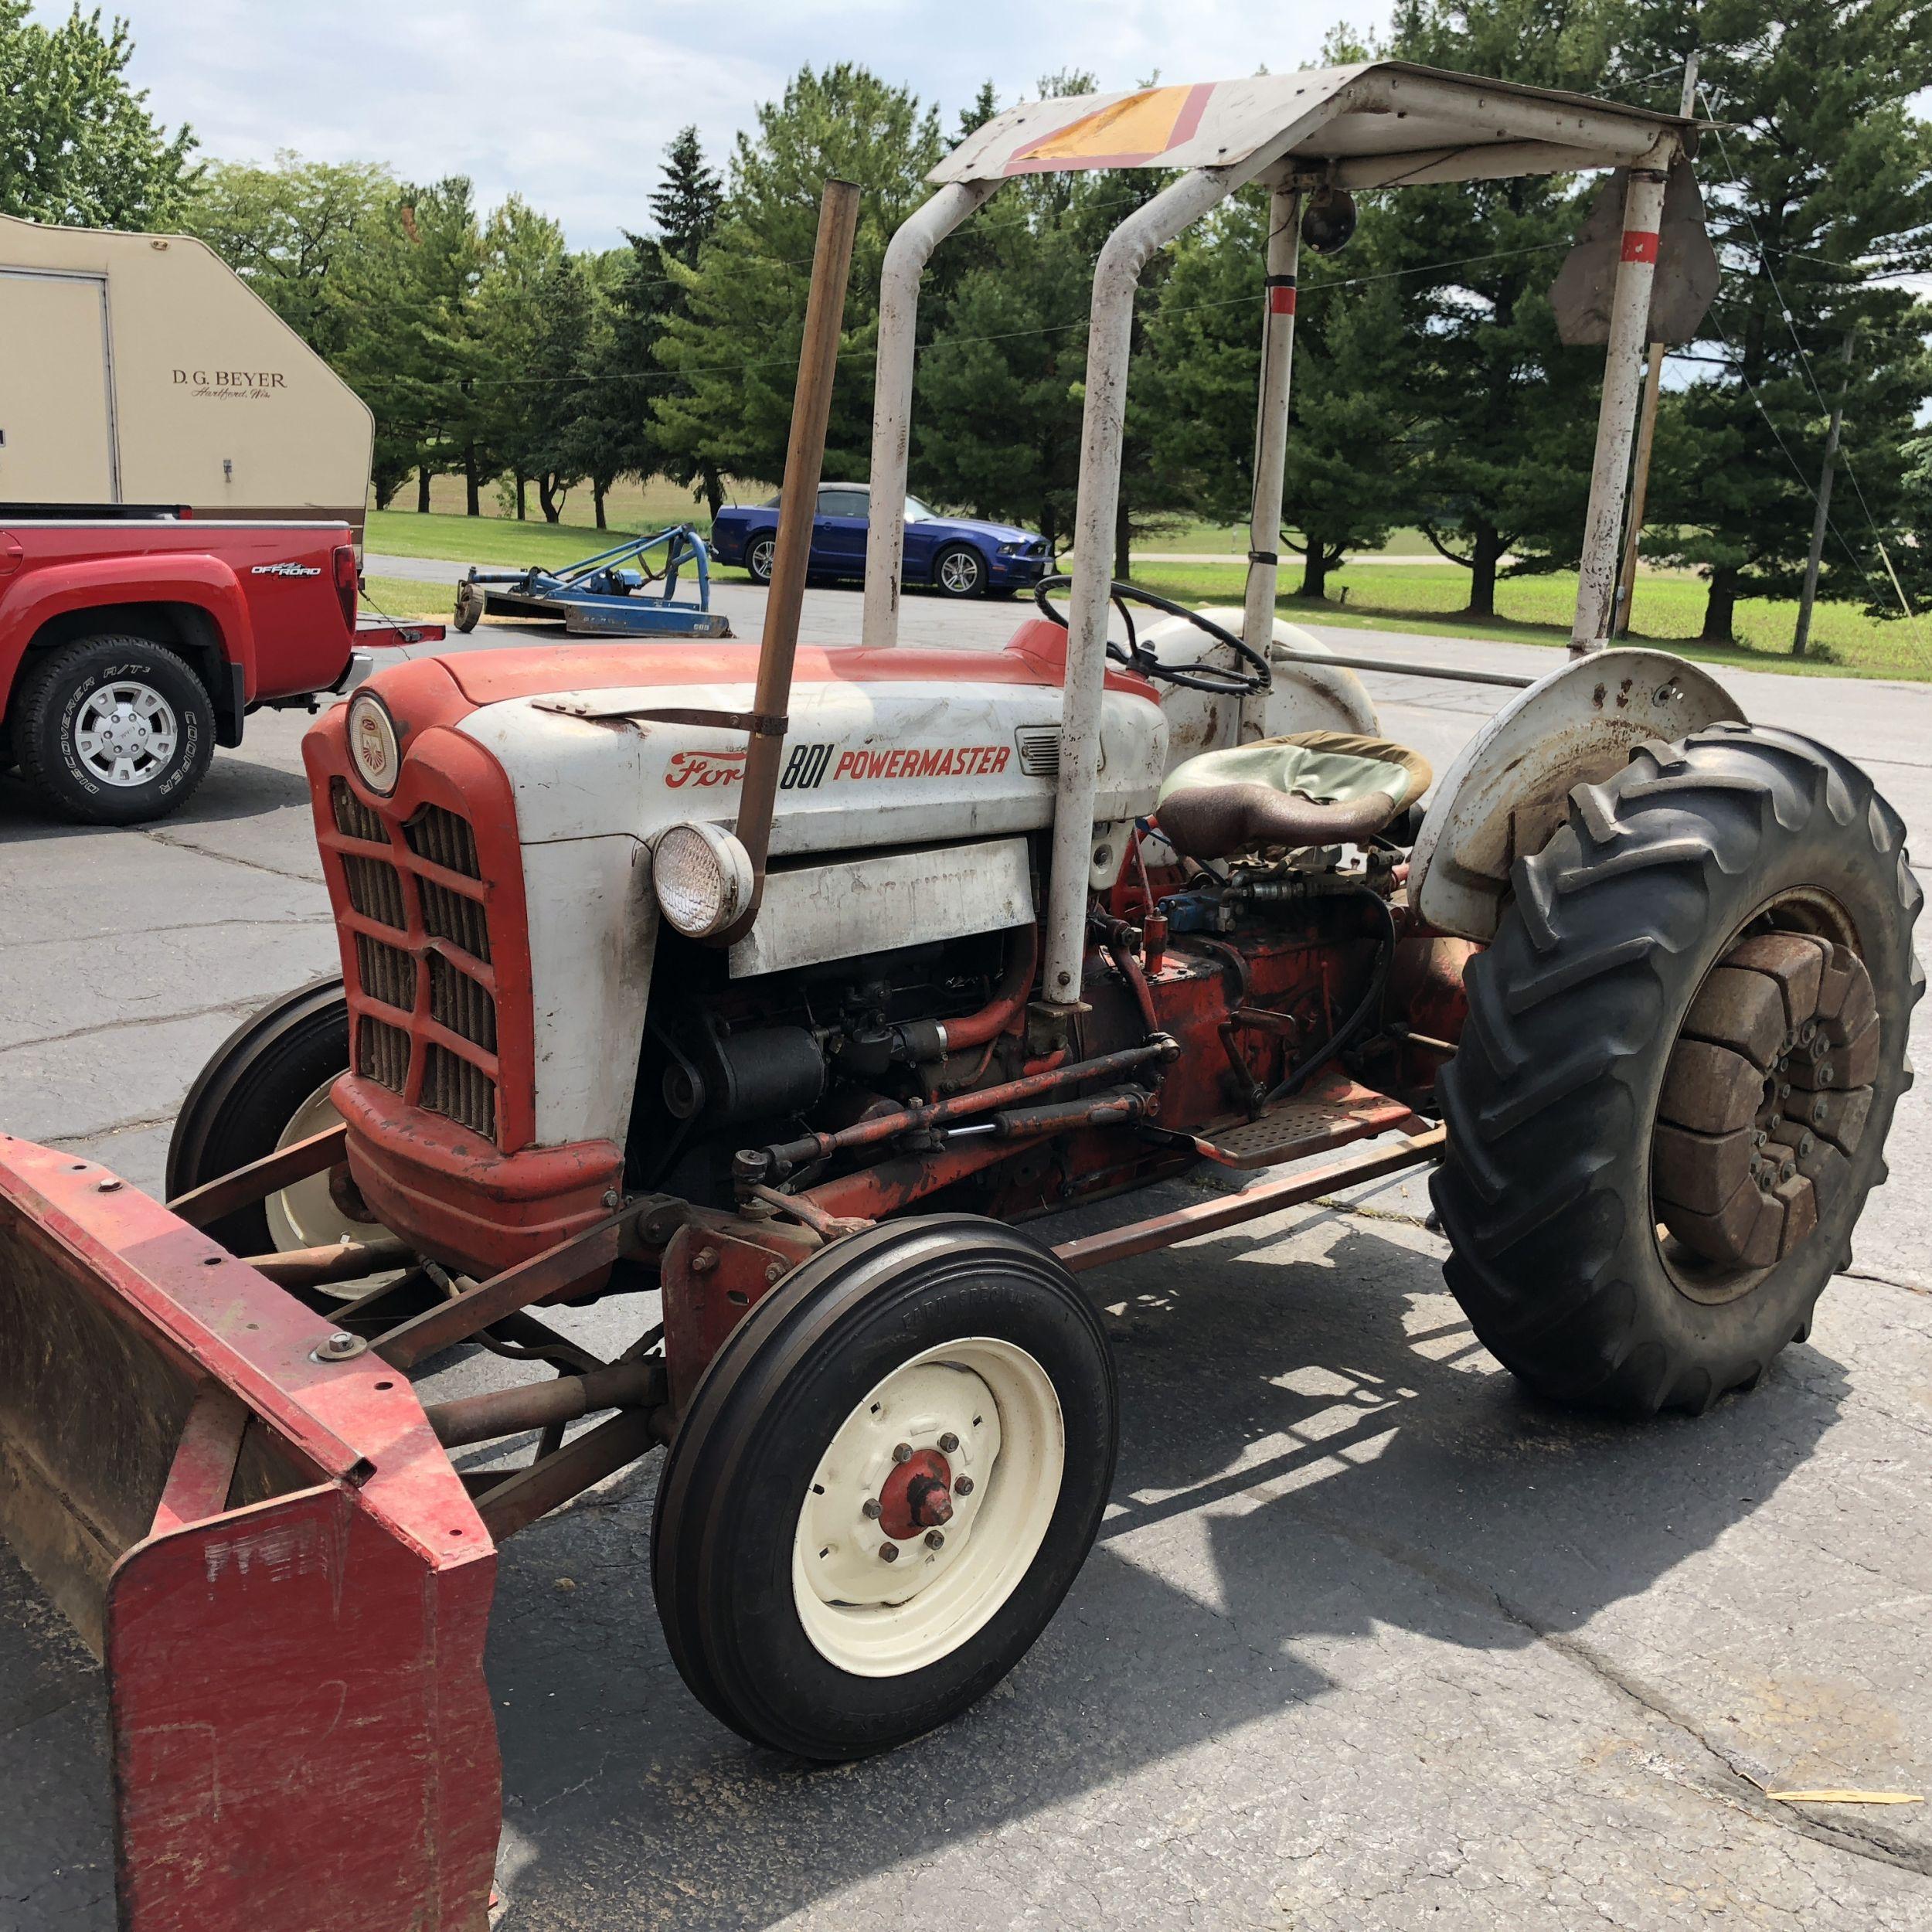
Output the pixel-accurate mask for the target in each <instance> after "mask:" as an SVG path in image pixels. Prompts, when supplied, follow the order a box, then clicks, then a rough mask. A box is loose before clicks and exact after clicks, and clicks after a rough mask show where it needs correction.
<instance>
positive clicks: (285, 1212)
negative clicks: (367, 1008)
mask: <svg viewBox="0 0 1932 1932" xmlns="http://www.w3.org/2000/svg"><path fill="white" fill-rule="evenodd" d="M348 1070H349V1002H347V1000H346V999H345V998H343V995H342V981H340V980H339V979H325V980H318V981H316V982H315V984H314V985H310V986H304V987H303V988H301V990H300V991H299V992H294V993H290V994H288V995H286V996H285V997H284V998H281V999H278V1000H277V1001H274V1002H273V1003H272V1004H270V1005H267V1006H265V1007H264V1008H263V1009H262V1010H261V1011H260V1012H258V1013H256V1014H254V1015H251V1016H250V1018H249V1019H247V1020H245V1021H243V1023H242V1024H241V1025H240V1026H238V1027H237V1028H236V1029H235V1031H234V1032H233V1033H231V1034H230V1036H228V1038H227V1039H226V1040H224V1041H223V1043H222V1044H221V1045H220V1046H219V1047H217V1048H216V1049H215V1052H214V1053H213V1056H211V1057H210V1059H209V1062H208V1064H207V1065H206V1066H204V1067H203V1068H202V1070H201V1072H200V1073H199V1074H198V1075H197V1076H196V1080H195V1083H194V1085H193V1086H192V1087H190V1088H189V1090H188V1097H187V1098H186V1099H185V1100H183V1101H182V1106H181V1111H180V1113H179V1114H177V1115H176V1116H175V1131H174V1134H173V1137H172V1139H171V1140H170V1141H169V1142H168V1198H169V1199H171V1200H172V1199H174V1197H175V1196H177V1195H179V1194H185V1193H186V1192H188V1190H189V1189H190V1188H194V1187H199V1186H200V1185H202V1183H203V1182H207V1181H212V1180H215V1179H218V1178H219V1176H220V1175H223V1174H227V1173H231V1172H233V1170H234V1169H235V1168H238V1167H243V1166H246V1165H247V1163H248V1162H250V1161H258V1160H260V1158H261V1157H262V1156H263V1155H264V1154H272V1153H273V1152H274V1151H275V1150H276V1148H280V1147H287V1146H289V1145H291V1144H292V1143H293V1142H294V1141H305V1140H307V1139H308V1138H310V1137H311V1135H314V1134H320V1133H321V1132H323V1131H325V1129H327V1128H331V1127H333V1126H334V1125H335V1123H336V1121H338V1119H339V1118H340V1116H339V1115H338V1114H337V1113H336V1111H335V1107H334V1105H333V1104H332V1103H331V1101H330V1100H329V1097H328V1093H329V1089H330V1088H331V1087H332V1086H334V1084H335V1079H336V1077H337V1075H338V1074H340V1073H346V1072H347V1071H348ZM354 1205H355V1203H354V1202H353V1200H352V1199H351V1200H349V1202H347V1203H346V1204H345V1202H344V1200H343V1199H340V1198H338V1194H337V1192H336V1191H335V1189H333V1188H332V1185H331V1182H330V1178H329V1176H328V1175H326V1174H317V1175H311V1177H310V1178H309V1179H307V1180H305V1181H298V1182H295V1183H294V1185H293V1186H291V1187H286V1188H284V1189H282V1190H281V1192H279V1193H277V1194H271V1195H270V1196H268V1197H267V1199H265V1200H263V1201H261V1202H259V1203H257V1205H255V1206H252V1207H247V1208H243V1209H238V1210H237V1211H236V1213H233V1214H231V1215H230V1216H227V1217H226V1219H223V1220H222V1221H219V1222H217V1223H215V1224H214V1225H213V1226H211V1227H210V1228H209V1230H208V1231H209V1233H210V1234H212V1235H213V1236H214V1237H215V1239H216V1240H218V1241H219V1242H220V1243H222V1244H223V1246H224V1247H227V1248H230V1249H231V1250H233V1252H234V1253H237V1254H268V1253H288V1252H289V1251H290V1250H292V1249H295V1248H311V1247H325V1246H328V1245H329V1244H330V1243H334V1242H337V1241H342V1240H358V1241H370V1240H378V1239H379V1238H381V1237H383V1236H385V1235H386V1233H387V1230H386V1229H384V1228H383V1227H382V1226H379V1224H378V1223H376V1222H373V1221H366V1220H361V1219H357V1218H356V1216H355V1215H354V1214H353V1213H352V1212H350V1209H351V1208H352V1206H354Z"/></svg>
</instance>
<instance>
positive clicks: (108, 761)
mask: <svg viewBox="0 0 1932 1932" xmlns="http://www.w3.org/2000/svg"><path fill="white" fill-rule="evenodd" d="M179 738H180V727H179V725H178V724H177V723H175V713H174V707H173V706H171V705H170V704H169V703H168V700H167V699H165V698H164V697H163V696H162V695H161V693H160V692H158V691H157V690H155V688H154V687H153V685H146V684H138V683H136V682H134V681H133V680H132V679H116V680H115V681H114V682H113V683H111V684H104V685H101V686H100V689H98V690H97V691H93V692H90V693H89V694H88V696H87V699H86V700H85V701H84V702H83V704H82V705H81V707H80V713H79V714H78V715H77V716H76V718H75V719H74V721H73V748H74V751H75V753H76V755H77V757H79V758H80V762H81V763H82V764H83V765H85V766H86V767H87V770H89V771H90V773H91V774H93V775H94V777H97V778H98V779H100V781H101V782H102V783H103V784H109V785H145V784H147V782H148V780H149V779H151V778H153V777H158V775H159V774H161V773H162V771H164V770H166V768H167V766H168V760H170V759H172V757H174V755H175V745H176V743H178V742H179Z"/></svg>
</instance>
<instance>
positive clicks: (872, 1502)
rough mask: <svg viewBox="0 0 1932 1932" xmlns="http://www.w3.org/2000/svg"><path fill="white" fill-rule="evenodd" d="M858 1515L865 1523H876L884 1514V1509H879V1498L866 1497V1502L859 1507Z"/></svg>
mask: <svg viewBox="0 0 1932 1932" xmlns="http://www.w3.org/2000/svg"><path fill="white" fill-rule="evenodd" d="M885 1513H886V1512H885V1511H884V1509H883V1508H881V1507H880V1505H879V1498H877V1497H876V1496H868V1497H867V1498H866V1500H865V1501H864V1502H862V1503H861V1504H860V1505H859V1515H862V1516H863V1517H864V1518H865V1519H866V1522H878V1520H879V1518H880V1517H881V1516H883V1515H884V1514H885Z"/></svg>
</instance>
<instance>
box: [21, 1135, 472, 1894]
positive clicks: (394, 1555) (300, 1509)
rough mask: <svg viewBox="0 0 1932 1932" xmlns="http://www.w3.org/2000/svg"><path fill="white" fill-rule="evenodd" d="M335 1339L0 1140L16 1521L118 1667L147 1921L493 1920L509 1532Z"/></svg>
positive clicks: (381, 1375)
mask: <svg viewBox="0 0 1932 1932" xmlns="http://www.w3.org/2000/svg"><path fill="white" fill-rule="evenodd" d="M330 1332H331V1330H330V1327H329V1325H328V1323H327V1322H325V1321H323V1320H321V1318H319V1317H318V1316H315V1315H311V1314H310V1313H309V1312H308V1311H307V1310H306V1309H305V1308H303V1307H302V1306H301V1304H299V1303H298V1302H297V1301H294V1299H293V1298H291V1297H290V1296H289V1295H288V1294H287V1293H285V1292H284V1291H283V1290H282V1289H281V1288H280V1287H277V1286H276V1285H275V1284H274V1283H272V1282H271V1281H269V1280H267V1278H266V1277H264V1276H263V1275H261V1274H258V1273H257V1272H256V1271H255V1270H253V1268H251V1267H249V1266H248V1265H247V1264H246V1263H244V1262H243V1261H240V1260H237V1259H236V1257H234V1256H233V1255H232V1254H230V1253H229V1252H228V1251H227V1250H226V1249H224V1248H223V1247H219V1245H218V1244H217V1243H215V1242H214V1241H213V1240H210V1239H209V1237H208V1236H206V1235H205V1234H202V1233H200V1232H199V1230H196V1228H195V1227H193V1226H190V1225H189V1223H188V1222H187V1221H186V1220H185V1219H182V1218H181V1217H180V1216H178V1215H176V1214H174V1213H170V1212H169V1211H168V1209H165V1208H164V1207H162V1206H160V1205H159V1204H158V1202H155V1201H153V1200H151V1199H148V1197H147V1196H145V1195H143V1194H141V1193H139V1192H137V1191H136V1190H135V1189H132V1188H131V1187H127V1186H125V1185H124V1184H123V1183H122V1182H121V1181H120V1180H119V1179H117V1178H116V1177H115V1176H114V1175H112V1174H111V1173H109V1172H107V1171H106V1170H105V1169H104V1168H101V1167H100V1166H98V1165H96V1164H95V1163H94V1162H87V1161H80V1160H77V1159H75V1158H73V1156H72V1155H63V1154H60V1153H56V1152H54V1151H51V1150H49V1149H48V1148H41V1147H36V1146H35V1145H32V1143H30V1142H28V1141H20V1140H15V1139H13V1138H11V1137H6V1136H0V1530H3V1531H4V1532H5V1536H6V1539H7V1541H8V1542H9V1543H10V1544H11V1545H12V1547H13V1549H14V1550H15V1552H16V1553H18V1554H19V1556H20V1557H21V1559H22V1561H23V1563H26V1566H27V1567H28V1569H29V1570H30V1571H31V1572H32V1573H33V1574H34V1576H35V1577H36V1579H37V1580H39V1583H41V1585H42V1587H43V1588H45V1589H46V1590H47V1592H48V1594H49V1595H50V1596H51V1597H53V1599H54V1600H55V1601H56V1603H58V1604H60V1607H61V1608H62V1609H63V1610H64V1611H66V1613H67V1614H68V1616H69V1617H70V1618H71V1619H72V1620H73V1622H74V1623H75V1624H76V1625H77V1627H78V1628H80V1631H81V1632H82V1634H83V1636H85V1637H86V1638H87V1640H88V1641H89V1643H90V1645H91V1646H92V1647H93V1648H94V1650H95V1651H96V1654H97V1655H100V1657H101V1658H102V1659H103V1661H104V1663H105V1665H106V1666H107V1686H108V1715H109V1723H110V1729H111V1750H112V1761H113V1774H114V1816H115V1839H116V1846H115V1862H116V1878H117V1888H118V1891H119V1895H120V1900H121V1924H122V1926H123V1927H124V1928H126V1932H226V1929H227V1928H230V1927H234V1928H237V1929H238V1932H239V1928H241V1927H249V1928H251V1929H252V1928H254V1927H268V1926H270V1925H271V1924H272V1925H274V1926H276V1927H291V1928H293V1927H298V1926H300V1927H315V1928H318V1932H320V1929H321V1928H326V1929H327V1932H404V1929H405V1928H407V1929H408V1932H481V1928H483V1927H485V1925H486V1924H487V1922H488V1903H489V1896H490V1879H491V1873H492V1869H493V1866H494V1862H495V1854H496V1845H497V1837H498V1828H499V1823H500V1818H501V1784H502V1775H501V1768H500V1765H499V1761H498V1755H497V1747H496V1736H495V1727H494V1725H493V1723H492V1717H491V1712H490V1706H489V1695H488V1689H487V1687H486V1685H485V1682H484V1677H483V1647H484V1640H485V1632H486V1629H487V1626H488V1615H489V1606H490V1597H491V1592H492V1587H493V1584H494V1582H495V1566H496V1559H495V1545H494V1544H493V1543H492V1540H491V1538H490V1536H489V1534H488V1532H487V1531H486V1529H485V1527H484V1525H483V1522H482V1521H481V1518H480V1517H479V1516H478V1514H477V1512H476V1509H475V1507H474V1505H473V1504H472V1503H471V1500H470V1498H469V1496H468V1494H467V1492H466V1491H465V1489H464V1484H463V1481H462V1479H461V1477H459V1476H458V1475H457V1472H456V1471H455V1470H454V1468H452V1467H451V1463H450V1461H449V1458H448V1455H447V1452H446V1451H444V1448H443V1447H442V1445H441V1444H440V1443H439V1442H438V1441H437V1438H436V1437H435V1435H434V1432H433V1431H432V1430H431V1429H430V1425H429V1423H428V1422H427V1420H426V1419H425V1417H424V1415H423V1410H422V1408H421V1406H420V1405H419V1403H417V1399H416V1396H414V1394H413V1393H412V1392H411V1389H410V1383H409V1380H408V1379H407V1377H406V1376H403V1375H402V1374H400V1373H399V1372H396V1371H395V1370H394V1369H391V1368H390V1367H389V1365H388V1364H387V1363H386V1362H383V1360H382V1359H380V1358H379V1357H378V1356H376V1355H373V1354H369V1353H364V1354H361V1355H357V1356H356V1357H355V1359H350V1360H347V1361H328V1360H326V1359H322V1358H321V1357H319V1356H318V1353H317V1351H318V1349H319V1348H320V1347H321V1344H322V1343H323V1342H324V1341H325V1338H327V1337H328V1335H329V1334H330ZM278 1907H279V1909H278Z"/></svg>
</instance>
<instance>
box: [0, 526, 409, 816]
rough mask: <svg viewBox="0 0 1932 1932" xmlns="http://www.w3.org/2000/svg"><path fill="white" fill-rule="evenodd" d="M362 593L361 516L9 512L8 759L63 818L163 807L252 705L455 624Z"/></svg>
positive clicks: (3, 619)
mask: <svg viewBox="0 0 1932 1932" xmlns="http://www.w3.org/2000/svg"><path fill="white" fill-rule="evenodd" d="M357 590H358V578H357V570H356V559H355V547H354V544H353V542H352V532H351V531H350V529H349V526H348V525H347V524H345V523H295V522H273V523H270V522H213V521H208V520H199V519H189V518H187V517H185V516H183V515H180V514H179V513H178V512H151V513H148V514H145V515H144V514H133V515H130V514H129V513H128V512H127V511H125V510H121V511H118V512H117V513H115V514H114V515H108V516H102V517H86V516H77V515H73V514H71V513H70V514H68V515H61V514H60V512H58V511H54V512H49V513H48V514H46V515H41V516H38V517H36V516H35V515H33V514H32V512H27V513H26V514H24V515H22V514H17V513H16V512H14V511H12V510H5V511H0V760H3V759H4V757H11V758H12V761H13V762H14V763H15V764H16V765H17V766H18V767H19V770H20V773H21V775H22V777H24V778H25V779H26V781H27V782H28V784H30V785H31V786H32V787H33V788H34V789H35V790H36V791H38V792H39V794H40V795H41V796H42V798H43V799H44V800H45V801H46V802H47V803H48V804H50V805H51V806H52V807H53V808H54V809H55V810H56V811H59V812H60V813H61V814H62V815H63V816H65V817H67V818H75V819H79V820H82V821H88V822H91V823H94V824H97V825H134V824H136V823H138V822H139V821H141V820H143V819H148V818H160V817H161V816H162V815H163V814H164V813H166V812H169V811H174V810H175V808H177V807H178V806H179V805H181V804H183V803H184V802H185V801H186V799H187V798H188V797H189V794H190V793H192V791H194V789H195V787H196V785H198V784H200V782H201V780H202V775H203V774H205V773H206V770H207V769H208V765H209V760H210V759H211V758H213V756H214V751H215V747H216V745H218V744H219V745H238V744H240V743H241V737H242V720H243V718H244V717H245V716H247V714H248V713H250V712H251V711H253V710H256V709H258V708H260V707H261V706H264V705H266V706H291V705H292V706H301V707H303V708H305V709H313V708H314V706H315V699H316V698H317V697H318V696H319V695H320V694H321V693H324V692H333V693H341V692H347V691H349V690H351V689H353V688H354V687H355V685H357V684H359V683H360V682H362V679H364V678H365V677H366V676H367V675H369V670H370V668H371V666H372V659H371V658H370V657H369V655H368V652H367V650H366V648H359V647H375V648H385V647H389V648H393V647H394V646H396V645H404V644H415V643H420V642H426V641H434V640H435V639H438V638H441V636H442V635H443V627H442V626H441V625H440V624H371V623H367V622H360V623H359V621H358V620H357V615H356V594H357Z"/></svg>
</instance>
